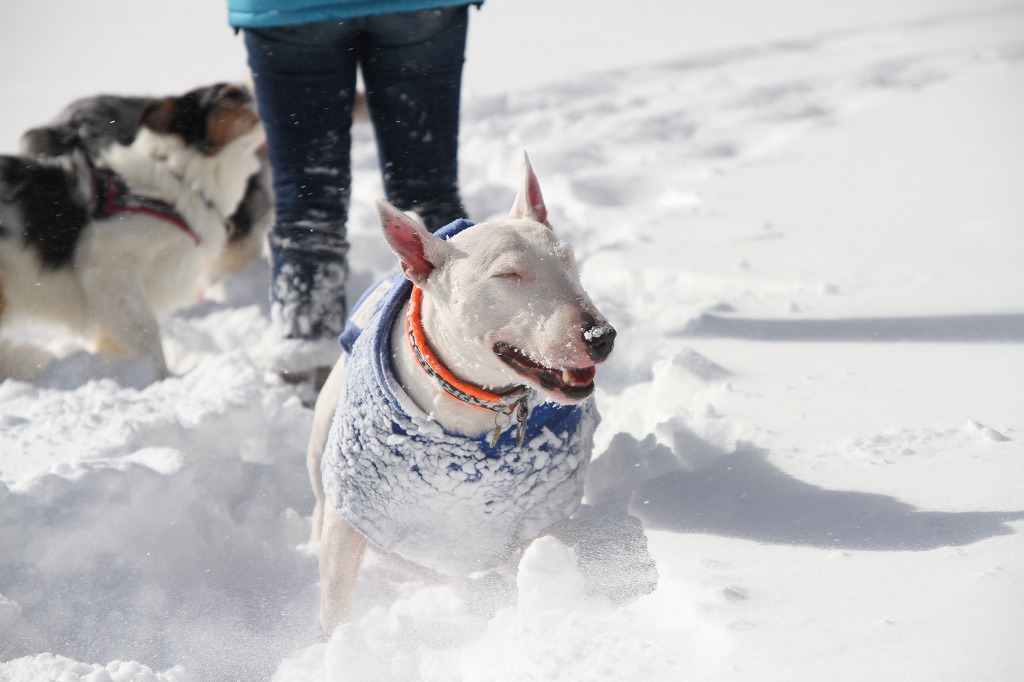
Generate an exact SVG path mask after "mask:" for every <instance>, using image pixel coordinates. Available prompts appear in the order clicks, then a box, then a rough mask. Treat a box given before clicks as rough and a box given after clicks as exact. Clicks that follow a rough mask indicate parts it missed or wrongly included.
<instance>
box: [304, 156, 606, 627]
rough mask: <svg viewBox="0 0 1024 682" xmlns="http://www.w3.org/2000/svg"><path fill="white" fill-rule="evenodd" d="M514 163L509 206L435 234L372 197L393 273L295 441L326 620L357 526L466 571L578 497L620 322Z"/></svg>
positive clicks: (451, 569) (328, 623) (363, 536)
mask: <svg viewBox="0 0 1024 682" xmlns="http://www.w3.org/2000/svg"><path fill="white" fill-rule="evenodd" d="M524 165H525V168H524V174H523V181H522V186H521V188H520V190H519V194H518V196H517V197H516V200H515V204H514V205H513V207H512V211H511V213H510V215H509V217H508V218H507V219H505V220H495V221H492V222H486V223H481V224H479V225H473V224H472V223H470V222H469V221H466V220H460V221H456V222H455V223H452V224H451V225H449V226H447V227H445V228H443V229H442V230H441V231H439V232H438V233H437V234H436V235H435V234H431V233H430V232H428V231H427V230H426V228H425V227H424V226H423V225H421V224H420V223H419V222H417V221H416V220H414V219H413V218H410V217H409V216H407V215H405V214H404V213H402V212H401V211H399V210H398V209H396V208H395V207H393V206H391V205H390V204H389V203H387V202H386V201H384V200H383V199H382V200H380V201H378V203H377V211H378V216H379V218H380V225H381V228H382V230H383V231H384V237H385V239H386V240H387V242H388V245H389V246H390V247H391V249H392V251H394V253H395V255H396V256H398V259H399V260H400V262H401V272H400V273H396V274H395V275H393V276H392V277H390V278H387V279H385V280H382V281H381V282H380V283H378V285H377V286H375V287H371V289H370V290H369V291H368V292H367V293H366V294H364V296H363V298H362V299H361V300H360V302H359V303H358V304H357V305H356V308H355V310H354V312H353V314H352V319H351V321H350V323H349V326H348V328H347V329H346V331H345V333H344V334H343V335H342V345H343V346H344V347H345V349H346V351H347V352H346V354H345V356H343V357H342V359H341V360H339V361H338V363H337V364H336V365H335V367H334V369H333V370H332V372H331V374H330V377H329V378H328V379H327V382H326V384H325V385H324V387H323V390H322V391H321V393H320V397H319V399H318V401H317V404H316V412H315V417H314V423H313V431H312V435H311V437H310V442H309V449H308V465H309V473H310V478H311V480H312V484H313V490H314V492H315V493H316V499H317V502H316V510H315V511H314V516H313V538H312V539H313V542H314V543H316V542H319V543H320V579H321V607H320V625H321V628H322V630H323V632H324V634H325V635H329V634H330V633H331V631H332V630H333V629H334V627H335V626H336V625H337V624H339V623H341V622H345V621H348V620H349V619H350V617H351V607H352V595H353V591H354V588H355V584H356V578H357V575H358V573H359V567H360V563H361V560H362V555H363V552H364V549H365V548H366V544H367V541H369V542H370V543H372V544H373V545H374V546H375V547H377V548H379V549H381V550H384V551H386V552H390V553H394V554H397V555H399V556H401V557H403V558H405V559H407V560H409V561H412V562H414V563H416V564H419V565H422V566H426V567H428V568H430V569H433V570H435V571H438V572H440V573H443V574H448V575H467V574H470V573H474V572H477V571H483V570H488V569H491V568H494V567H496V566H503V565H510V564H511V562H513V561H515V560H516V558H517V557H518V556H519V554H520V553H521V551H522V548H523V547H525V545H527V544H528V543H529V542H530V541H531V540H532V539H534V538H536V537H538V536H540V535H541V534H543V533H544V531H546V530H548V529H550V528H551V527H552V526H554V525H555V524H558V523H560V522H562V521H564V520H565V519H567V518H568V517H569V516H570V515H571V514H572V513H573V512H574V511H575V510H576V509H577V507H578V506H579V505H580V501H581V498H582V495H583V479H584V474H585V471H586V467H587V463H588V462H589V460H590V456H591V448H592V444H593V432H594V428H595V427H596V424H597V414H596V411H595V410H594V408H593V405H592V401H591V400H589V398H590V396H591V394H592V393H593V391H594V375H595V365H596V364H597V363H600V362H602V361H604V360H605V359H606V358H607V357H608V355H609V354H610V353H611V351H612V346H613V344H614V339H615V330H614V329H613V328H612V326H611V325H610V324H609V323H608V322H607V321H606V320H605V318H604V317H603V316H602V315H601V313H600V312H599V311H598V309H597V308H596V307H595V306H594V304H593V303H592V302H591V300H590V297H589V296H588V295H587V293H586V291H584V290H583V287H582V285H581V284H580V279H579V272H578V270H577V266H576V261H575V258H574V256H573V252H572V249H571V248H570V247H569V246H568V245H567V244H565V243H564V242H562V241H560V240H559V239H558V238H557V237H556V236H555V233H554V231H553V230H552V229H551V226H550V224H549V223H548V215H547V209H546V207H545V205H544V199H543V197H542V195H541V190H540V185H539V184H538V182H537V177H536V175H534V172H533V169H532V168H531V166H530V162H529V158H528V157H525V155H524Z"/></svg>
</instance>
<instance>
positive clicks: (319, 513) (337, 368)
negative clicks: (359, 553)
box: [306, 357, 345, 544]
mask: <svg viewBox="0 0 1024 682" xmlns="http://www.w3.org/2000/svg"><path fill="white" fill-rule="evenodd" d="M344 386H345V358H344V357H342V358H341V359H339V360H338V362H337V363H335V365H334V369H332V370H331V373H330V374H329V375H328V377H327V381H325V382H324V385H323V388H321V389H320V394H319V395H318V396H317V399H316V408H315V409H314V411H313V428H312V430H311V431H310V434H309V444H308V445H307V446H306V469H307V470H308V472H309V483H310V485H311V486H312V488H313V495H314V496H315V497H316V506H315V507H314V508H313V528H312V533H311V535H310V542H312V543H313V544H318V543H319V542H320V535H321V533H322V532H323V525H324V506H325V504H326V501H325V499H324V481H323V474H321V473H320V463H321V461H322V460H323V458H324V449H325V448H326V447H327V437H328V436H329V435H330V433H331V422H333V421H334V411H335V410H336V409H337V407H338V401H339V400H340V398H341V390H342V389H343V388H344Z"/></svg>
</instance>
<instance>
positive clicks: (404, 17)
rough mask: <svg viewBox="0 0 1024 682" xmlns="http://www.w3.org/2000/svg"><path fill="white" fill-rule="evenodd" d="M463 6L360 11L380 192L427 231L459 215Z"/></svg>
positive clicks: (465, 13)
mask: <svg viewBox="0 0 1024 682" xmlns="http://www.w3.org/2000/svg"><path fill="white" fill-rule="evenodd" d="M467 10H468V8H467V7H455V8H447V9H438V10H428V11H424V12H404V13H400V14H385V15H380V16H372V17H367V18H366V20H365V30H364V32H363V34H362V35H361V38H360V43H359V49H360V65H361V68H362V70H363V80H364V81H365V83H366V98H367V103H368V104H369V107H370V115H371V117H372V119H373V126H374V131H375V133H376V136H377V149H378V153H379V156H380V164H381V172H382V174H383V178H384V190H385V193H386V194H387V198H388V200H389V201H390V202H391V203H393V204H394V205H395V206H397V207H398V208H400V209H402V210H405V211H408V210H412V211H416V212H417V213H418V214H419V216H420V218H421V219H422V220H423V221H424V222H425V223H426V225H427V227H429V228H430V229H431V230H436V229H437V228H439V227H442V226H443V225H446V224H447V223H449V222H451V221H453V220H455V219H456V218H464V217H466V214H465V209H464V208H463V206H462V199H461V197H460V196H459V184H458V138H459V93H460V90H461V85H462V63H463V59H464V54H465V49H466V26H467V20H468V11H467Z"/></svg>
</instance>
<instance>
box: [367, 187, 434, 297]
mask: <svg viewBox="0 0 1024 682" xmlns="http://www.w3.org/2000/svg"><path fill="white" fill-rule="evenodd" d="M377 218H378V219H379V220H380V228H381V230H383V231H384V239H386V240H387V242H388V246H390V247H391V250H392V251H394V252H395V255H396V256H398V260H399V261H401V263H402V271H403V272H404V273H405V276H406V277H407V278H408V279H409V280H410V281H412V282H413V283H415V284H422V283H423V282H424V281H426V279H427V278H428V277H429V276H430V273H431V272H433V271H434V268H436V267H438V266H440V265H441V264H442V263H444V261H445V258H446V254H447V251H448V248H447V244H445V241H444V240H443V239H441V238H440V237H435V236H434V235H432V234H430V232H429V231H428V230H427V228H426V227H425V226H424V225H423V224H422V223H420V222H419V221H418V220H415V219H413V218H410V217H409V216H407V215H406V214H405V213H403V212H402V211H399V210H398V209H397V208H395V207H394V206H392V205H391V204H389V203H388V202H387V201H385V200H384V199H378V200H377Z"/></svg>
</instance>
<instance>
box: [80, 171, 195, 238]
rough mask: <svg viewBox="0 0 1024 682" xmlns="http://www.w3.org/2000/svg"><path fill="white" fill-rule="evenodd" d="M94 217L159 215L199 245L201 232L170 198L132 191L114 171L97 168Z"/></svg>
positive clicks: (93, 177)
mask: <svg viewBox="0 0 1024 682" xmlns="http://www.w3.org/2000/svg"><path fill="white" fill-rule="evenodd" d="M92 186H93V209H92V217H94V218H112V217H113V216H114V215H116V214H118V213H142V214H144V215H148V216H152V217H154V218H159V219H160V220H164V221H167V222H169V223H171V224H172V225H174V226H175V227H177V228H178V229H179V230H181V231H182V232H184V233H185V234H187V235H188V236H189V237H191V238H192V241H193V242H194V243H195V245H196V246H199V235H197V234H196V233H195V232H194V231H193V230H192V228H191V227H189V225H188V223H187V222H185V218H184V217H182V215H181V214H180V213H178V212H177V211H176V210H174V207H173V206H171V205H170V204H168V203H167V202H166V201H160V200H159V199H153V198H151V197H143V196H139V195H137V194H132V193H131V192H130V191H129V190H128V186H127V185H126V184H125V183H124V181H123V180H122V179H121V178H119V177H118V176H117V174H115V173H114V172H113V171H110V170H107V169H105V168H96V169H94V170H93V173H92Z"/></svg>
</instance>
